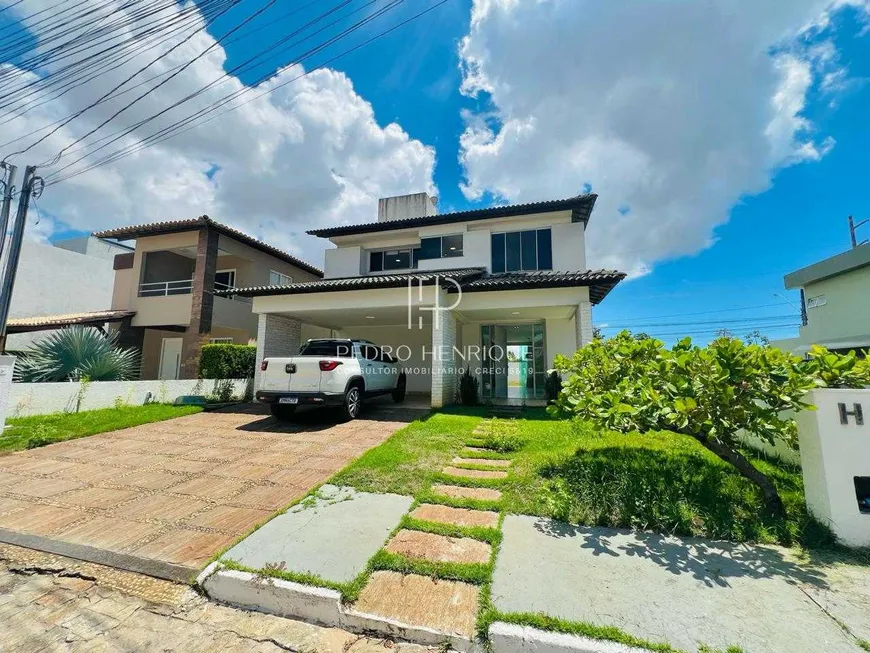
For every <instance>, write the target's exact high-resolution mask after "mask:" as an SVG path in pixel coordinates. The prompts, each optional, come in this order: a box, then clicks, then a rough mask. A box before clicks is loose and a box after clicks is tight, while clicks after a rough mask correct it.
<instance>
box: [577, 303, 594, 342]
mask: <svg viewBox="0 0 870 653" xmlns="http://www.w3.org/2000/svg"><path fill="white" fill-rule="evenodd" d="M574 326H575V327H576V328H577V349H580V347H583V346H584V345H588V344H589V343H590V342H592V304H590V303H589V302H580V303H579V304H577V313H576V314H575V315H574Z"/></svg>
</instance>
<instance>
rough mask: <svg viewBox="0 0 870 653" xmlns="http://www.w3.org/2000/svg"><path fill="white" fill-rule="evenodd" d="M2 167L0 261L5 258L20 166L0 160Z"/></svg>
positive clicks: (0, 166) (0, 167)
mask: <svg viewBox="0 0 870 653" xmlns="http://www.w3.org/2000/svg"><path fill="white" fill-rule="evenodd" d="M0 169H2V170H4V171H5V172H6V173H8V175H7V174H4V179H3V181H2V182H0V183H2V184H3V204H2V207H0V261H2V260H3V249H4V247H5V246H6V231H7V230H8V229H9V211H10V208H11V206H12V198H13V197H15V173H16V172H18V167H17V166H14V165H12V164H11V163H6V162H5V161H3V162H0Z"/></svg>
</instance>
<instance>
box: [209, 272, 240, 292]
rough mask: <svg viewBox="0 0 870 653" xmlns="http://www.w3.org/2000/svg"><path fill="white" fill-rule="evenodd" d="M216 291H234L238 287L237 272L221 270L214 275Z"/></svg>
mask: <svg viewBox="0 0 870 653" xmlns="http://www.w3.org/2000/svg"><path fill="white" fill-rule="evenodd" d="M214 287H215V290H232V289H233V288H235V287H236V271H235V270H219V271H217V272H215V273H214Z"/></svg>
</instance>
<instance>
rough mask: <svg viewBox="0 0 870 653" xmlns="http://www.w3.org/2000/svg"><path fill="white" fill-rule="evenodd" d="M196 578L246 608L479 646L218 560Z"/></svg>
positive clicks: (434, 642) (469, 652) (218, 596)
mask: <svg viewBox="0 0 870 653" xmlns="http://www.w3.org/2000/svg"><path fill="white" fill-rule="evenodd" d="M196 582H197V585H198V586H199V587H200V588H202V590H203V592H205V594H206V596H208V597H209V598H210V599H213V600H215V601H218V602H220V603H225V604H228V605H232V606H235V607H239V608H244V609H247V610H256V611H258V612H266V613H269V614H274V615H277V616H279V617H287V618H290V619H302V620H304V621H307V622H310V623H314V624H318V625H320V626H326V627H329V628H343V629H344V630H349V631H351V632H356V633H361V634H362V633H364V634H374V635H378V636H380V637H383V638H390V639H401V640H404V641H407V642H413V643H415V644H423V645H425V646H439V645H441V644H443V643H444V642H450V644H451V646H452V647H453V649H454V650H457V651H463V652H466V653H474V652H476V651H478V650H480V649H479V648H478V647H477V645H476V644H475V643H474V642H472V641H471V640H470V639H468V638H467V637H463V636H461V635H450V634H446V633H442V632H440V631H437V630H434V629H431V628H426V627H423V626H412V625H410V624H405V623H402V622H399V621H395V620H393V619H389V618H386V617H381V616H378V615H372V614H365V613H363V612H356V611H354V610H351V609H349V608H345V607H344V606H343V605H342V604H341V594H340V593H339V592H337V591H335V590H331V589H325V588H322V587H313V586H311V585H301V584H299V583H292V582H290V581H286V580H280V579H277V578H275V579H271V578H270V579H268V580H265V579H263V578H260V577H257V576H256V575H254V574H252V573H249V572H246V571H235V570H232V569H224V568H222V566H221V564H220V563H219V562H213V563H212V564H210V565H209V566H208V567H206V568H205V569H204V570H203V571H202V573H200V575H199V576H198V577H197V579H196Z"/></svg>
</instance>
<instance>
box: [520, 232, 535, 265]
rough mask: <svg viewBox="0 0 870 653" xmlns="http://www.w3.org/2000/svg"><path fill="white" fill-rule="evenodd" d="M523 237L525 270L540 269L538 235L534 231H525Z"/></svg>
mask: <svg viewBox="0 0 870 653" xmlns="http://www.w3.org/2000/svg"><path fill="white" fill-rule="evenodd" d="M521 236H522V248H523V249H522V258H523V270H537V269H538V251H537V250H538V239H537V233H536V232H534V231H523V232H522V233H521Z"/></svg>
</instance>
